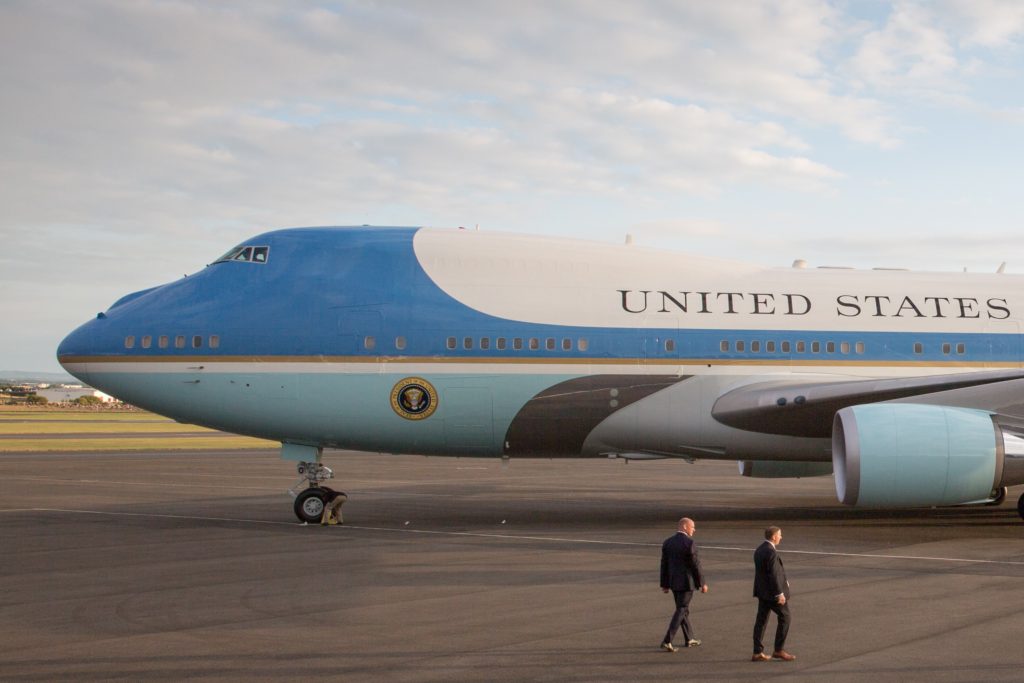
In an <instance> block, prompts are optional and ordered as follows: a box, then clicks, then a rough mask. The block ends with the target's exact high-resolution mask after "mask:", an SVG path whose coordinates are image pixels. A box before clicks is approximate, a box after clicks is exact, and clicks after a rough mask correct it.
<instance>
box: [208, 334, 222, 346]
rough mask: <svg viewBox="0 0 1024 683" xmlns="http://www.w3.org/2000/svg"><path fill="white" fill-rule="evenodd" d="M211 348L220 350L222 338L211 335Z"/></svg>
mask: <svg viewBox="0 0 1024 683" xmlns="http://www.w3.org/2000/svg"><path fill="white" fill-rule="evenodd" d="M210 348H211V349H219V348H220V337H219V336H218V335H216V334H211V335H210Z"/></svg>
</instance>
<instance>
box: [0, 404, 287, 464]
mask: <svg viewBox="0 0 1024 683" xmlns="http://www.w3.org/2000/svg"><path fill="white" fill-rule="evenodd" d="M277 447H278V444H277V443H276V442H273V441H265V440H263V439H253V438H250V437H246V436H236V435H234V434H227V433H224V432H218V431H214V430H212V429H206V428H205V427H198V426H196V425H187V424H180V423H178V422H175V421H174V420H169V419H167V418H165V417H161V416H159V415H154V414H153V413H147V412H144V411H141V410H131V411H129V410H94V409H87V408H86V409H82V408H38V407H24V406H0V453H15V452H17V453H31V452H48V451H54V452H74V451H143V450H145V451H149V450H169V451H202V450H232V449H253V448H268V449H269V448H277Z"/></svg>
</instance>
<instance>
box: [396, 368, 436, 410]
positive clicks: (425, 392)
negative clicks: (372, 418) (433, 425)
mask: <svg viewBox="0 0 1024 683" xmlns="http://www.w3.org/2000/svg"><path fill="white" fill-rule="evenodd" d="M391 408H392V409H393V410H394V411H395V412H396V413H398V414H399V415H400V416H401V417H404V418H405V419H407V420H425V419H426V418H428V417H430V416H431V415H433V414H434V411H435V410H437V389H435V388H434V385H432V384H431V383H430V382H428V381H427V380H425V379H423V378H422V377H406V378H405V379H403V380H400V381H399V382H398V383H397V384H395V386H394V388H393V389H392V390H391Z"/></svg>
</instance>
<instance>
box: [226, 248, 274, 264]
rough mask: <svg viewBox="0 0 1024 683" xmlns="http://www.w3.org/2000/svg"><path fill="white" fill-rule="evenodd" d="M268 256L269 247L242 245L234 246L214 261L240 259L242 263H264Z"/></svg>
mask: <svg viewBox="0 0 1024 683" xmlns="http://www.w3.org/2000/svg"><path fill="white" fill-rule="evenodd" d="M269 258H270V247H255V246H243V247H235V248H234V249H232V250H231V251H229V252H228V253H226V254H224V255H223V256H221V257H220V258H219V259H217V260H216V261H214V263H223V262H224V261H242V262H244V263H266V262H267V260H268V259H269Z"/></svg>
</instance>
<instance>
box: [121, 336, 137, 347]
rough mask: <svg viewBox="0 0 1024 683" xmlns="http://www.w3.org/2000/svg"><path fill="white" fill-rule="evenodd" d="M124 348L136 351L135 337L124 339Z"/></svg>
mask: <svg viewBox="0 0 1024 683" xmlns="http://www.w3.org/2000/svg"><path fill="white" fill-rule="evenodd" d="M124 348H126V349H134V348H135V337H133V336H127V337H125V338H124Z"/></svg>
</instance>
